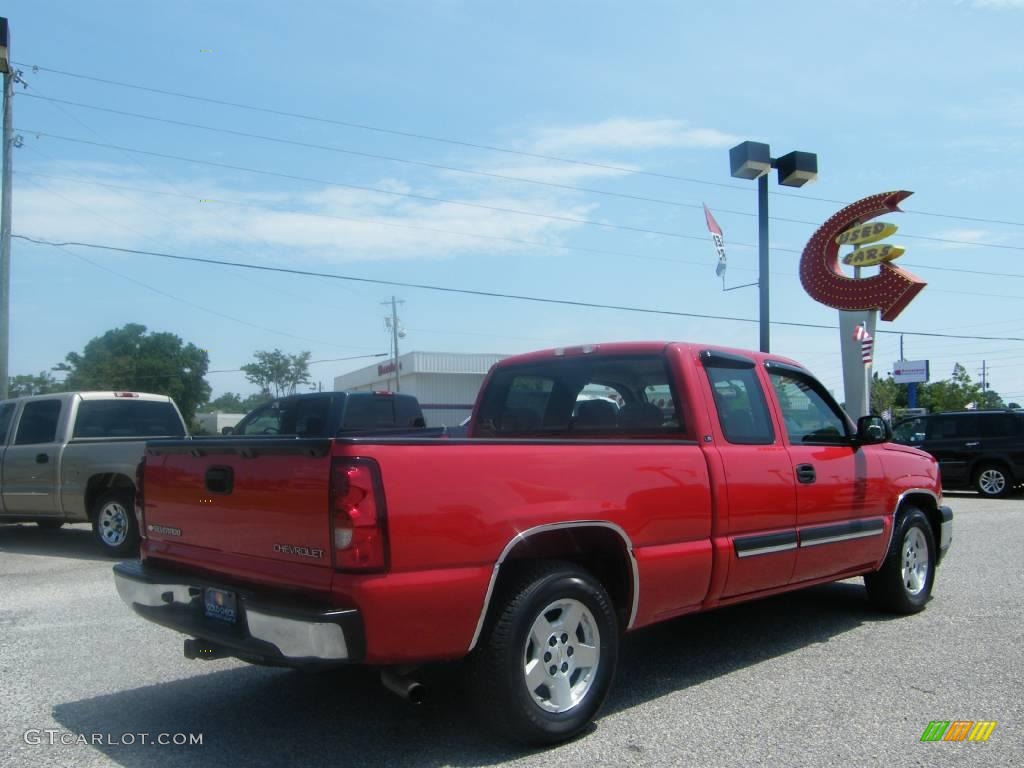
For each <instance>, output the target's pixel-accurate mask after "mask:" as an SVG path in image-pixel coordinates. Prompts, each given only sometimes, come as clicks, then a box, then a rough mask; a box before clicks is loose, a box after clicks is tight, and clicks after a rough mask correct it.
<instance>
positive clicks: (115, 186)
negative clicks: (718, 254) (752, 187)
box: [15, 145, 797, 274]
mask: <svg viewBox="0 0 1024 768" xmlns="http://www.w3.org/2000/svg"><path fill="white" fill-rule="evenodd" d="M25 146H29V145H25ZM35 151H38V150H35ZM15 174H16V175H21V176H38V177H40V178H44V179H57V180H61V181H70V182H73V183H75V184H83V185H86V186H96V187H105V188H111V189H120V190H128V191H132V192H143V193H146V194H152V195H163V196H166V197H180V198H184V199H187V200H195V199H196V197H195V195H189V194H182V193H177V192H165V191H161V190H156V189H145V188H143V187H133V186H125V185H123V184H108V183H104V182H99V181H85V180H82V179H76V178H74V177H71V176H54V175H52V174H46V173H35V172H30V171H15ZM212 202H213V203H219V204H221V205H230V206H237V207H239V208H252V209H254V210H259V211H274V212H277V213H289V214H296V215H299V216H310V217H313V218H317V219H334V220H337V221H351V222H355V223H358V224H373V225H377V226H381V227H393V228H397V229H411V230H417V231H420V232H434V233H436V234H442V235H457V236H459V237H471V238H476V239H479V240H490V241H495V242H505V243H513V244H515V245H529V246H534V247H537V248H551V249H556V250H560V251H580V252H581V253H595V254H602V255H605V256H620V257H625V258H632V259H644V260H646V261H665V262H671V263H673V264H680V263H681V264H694V265H698V266H702V267H707V266H708V264H710V262H709V261H687V260H685V259H674V258H669V257H662V256H647V255H645V254H640V253H630V252H628V251H615V250H609V249H607V248H587V247H584V246H574V245H562V244H558V243H544V242H541V241H538V240H526V239H523V238H517V237H503V236H501V235H484V234H481V233H479V232H462V231H459V230H455V229H444V228H441V227H425V226H422V225H418V224H404V223H400V222H396V221H385V220H382V219H369V218H363V217H358V216H341V215H339V214H329V213H315V212H313V211H300V210H297V209H294V208H280V207H271V206H266V205H256V204H254V203H243V202H241V201H238V200H225V199H222V198H215V199H213V200H212ZM700 239H701V240H702V241H704V240H706V239H707V238H703V237H702V238H700ZM731 245H735V246H739V247H744V248H753V247H754V246H753V245H752V244H748V243H731ZM791 252H792V253H796V252H797V251H795V250H794V251H791ZM733 269H741V270H746V271H756V270H755V269H754V268H752V267H751V268H748V267H733ZM778 274H789V273H778Z"/></svg>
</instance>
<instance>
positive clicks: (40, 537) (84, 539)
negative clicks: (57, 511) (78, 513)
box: [0, 523, 117, 563]
mask: <svg viewBox="0 0 1024 768" xmlns="http://www.w3.org/2000/svg"><path fill="white" fill-rule="evenodd" d="M0 552H5V553H7V552H9V553H12V554H19V555H44V556H46V557H70V558H74V559H75V560H97V561H103V562H109V563H115V562H117V561H116V560H114V559H113V558H110V557H107V556H106V555H104V554H103V552H101V551H100V545H99V544H98V543H97V541H96V539H95V538H94V537H93V533H92V528H91V527H90V526H89V525H88V524H86V523H82V524H80V525H65V526H64V527H63V528H59V529H58V530H56V531H46V530H43V529H42V528H40V527H39V526H38V525H36V524H35V523H0Z"/></svg>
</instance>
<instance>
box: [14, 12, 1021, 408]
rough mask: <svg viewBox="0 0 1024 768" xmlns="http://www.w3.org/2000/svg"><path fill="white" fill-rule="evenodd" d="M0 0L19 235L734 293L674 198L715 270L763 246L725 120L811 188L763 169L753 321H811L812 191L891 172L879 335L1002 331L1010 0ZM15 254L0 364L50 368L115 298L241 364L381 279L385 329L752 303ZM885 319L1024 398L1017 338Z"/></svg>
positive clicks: (613, 325) (306, 342)
mask: <svg viewBox="0 0 1024 768" xmlns="http://www.w3.org/2000/svg"><path fill="white" fill-rule="evenodd" d="M4 13H5V14H6V15H7V16H8V18H9V19H10V24H11V33H12V55H13V59H14V60H15V61H16V62H18V63H19V64H20V65H22V66H21V69H22V70H23V72H24V79H25V80H26V81H27V82H28V83H29V88H28V89H27V90H24V91H23V90H21V89H19V91H18V96H17V98H16V101H15V105H14V110H15V121H14V122H15V125H16V127H17V128H18V132H19V133H20V134H21V135H22V136H23V140H24V144H23V146H22V147H21V148H20V149H18V150H17V151H16V155H15V159H14V162H15V181H14V190H15V191H14V195H15V196H14V225H13V230H14V232H15V233H16V234H22V235H28V236H33V237H37V238H43V239H50V240H76V241H84V242H91V243H99V244H105V245H114V246H118V247H123V248H132V249H141V250H154V251H161V252H169V253H174V254H181V255H187V256H199V257H203V258H211V259H223V260H233V261H245V262H251V263H256V264H262V265H268V266H286V267H290V268H296V269H307V270H314V271H322V272H331V273H337V274H345V275H351V276H357V277H363V278H370V279H384V280H398V281H403V282H410V283H421V284H432V285H443V286H450V287H456V288H468V289H474V290H483V291H496V292H501V293H512V294H523V295H532V296H543V297H551V298H561V299H570V300H578V301H585V302H595V303H608V304H616V305H633V306H643V307H649V308H657V309H666V310H672V311H682V312H693V313H701V314H714V315H727V316H737V317H747V318H756V317H757V294H756V289H754V288H746V289H742V290H736V291H731V292H727V293H723V292H722V291H721V285H720V282H719V281H718V279H717V278H716V277H715V274H714V266H715V262H716V257H715V253H714V249H713V246H712V243H711V241H710V239H709V238H708V237H707V232H706V229H705V227H704V220H703V214H702V212H701V211H700V208H699V206H700V204H701V203H702V202H706V203H707V204H708V205H709V206H710V208H711V209H712V211H714V213H715V215H716V218H717V219H718V221H719V223H720V224H721V226H722V229H723V230H724V234H725V240H726V246H727V249H728V253H729V271H728V274H727V279H728V282H729V284H739V283H746V282H751V281H753V280H756V277H757V273H756V263H757V262H756V251H755V250H754V249H753V248H751V247H745V245H744V244H752V243H754V242H756V237H757V229H756V218H754V214H755V213H756V199H755V189H756V184H754V183H753V182H744V181H740V180H734V179H731V178H730V176H729V166H728V149H729V147H731V146H732V145H733V144H735V143H738V142H739V141H742V140H745V139H752V140H759V141H765V142H768V143H770V144H771V146H772V150H773V154H783V153H785V152H788V151H790V150H794V149H796V150H805V151H811V152H816V153H817V154H818V158H819V171H820V175H819V179H818V181H817V182H815V183H814V184H811V185H808V186H806V187H804V188H803V189H801V190H790V189H787V188H784V187H780V186H778V185H777V184H776V183H775V180H774V177H773V178H772V180H771V191H772V192H773V193H777V194H773V195H772V198H771V204H770V208H771V210H770V212H771V215H772V216H776V217H780V218H783V219H795V220H799V221H801V222H808V223H793V222H786V221H772V224H771V242H772V247H773V253H772V272H773V275H772V315H773V319H777V320H785V321H796V322H810V323H820V324H826V325H834V324H835V323H836V312H835V311H834V310H831V309H828V308H826V307H823V306H821V305H819V304H816V303H815V302H814V301H813V300H812V299H810V297H808V296H807V295H806V294H805V293H804V292H803V289H802V288H801V287H800V284H799V280H798V279H797V277H796V270H797V264H798V259H799V251H800V250H801V249H802V248H803V246H804V244H805V243H806V242H807V240H808V238H809V237H810V236H811V234H812V233H813V231H814V230H815V229H816V226H817V224H818V223H821V222H823V221H824V220H825V219H827V218H828V217H829V216H830V215H832V213H834V212H835V211H836V210H838V208H840V207H841V205H840V204H839V203H836V202H828V201H852V200H855V199H858V198H860V197H863V196H866V195H869V194H873V193H875V192H881V191H885V190H889V189H909V190H913V191H914V193H915V194H914V195H913V197H911V198H910V199H909V200H907V202H906V203H905V204H904V207H905V208H906V209H907V210H908V213H905V214H894V215H893V216H890V217H886V220H888V221H892V222H894V223H897V224H898V225H899V226H900V232H899V234H898V235H897V236H896V237H894V238H893V242H895V243H898V244H900V245H902V246H904V247H905V248H906V250H907V253H906V255H905V256H904V257H903V259H902V260H901V263H900V265H901V266H904V267H905V268H906V269H908V270H910V271H912V272H914V273H915V274H917V275H918V276H919V277H921V278H922V279H924V280H926V281H927V282H928V287H927V288H926V289H925V290H924V292H923V293H922V294H921V295H920V296H919V297H918V298H917V299H916V300H915V301H914V303H913V304H912V305H911V306H910V307H909V308H908V309H907V310H906V311H905V312H904V313H903V314H902V315H901V316H900V317H899V318H898V319H897V320H896V321H895V322H893V323H880V328H884V329H886V330H894V331H905V332H910V331H942V332H949V333H964V334H976V335H981V336H993V337H1013V336H1016V337H1021V336H1024V267H1022V266H1021V263H1020V262H1021V259H1020V257H1021V255H1022V252H1024V244H1022V243H1021V240H1020V238H1019V234H1020V233H1021V231H1022V226H1024V212H1022V210H1021V200H1022V199H1024V196H1022V194H1021V191H1022V177H1024V167H1022V163H1021V159H1020V158H1021V156H1022V152H1021V150H1022V148H1024V139H1022V138H1021V137H1022V135H1024V92H1022V91H1021V88H1020V83H1021V82H1024V57H1022V56H1021V55H1020V42H1019V33H1020V31H1021V30H1022V29H1024V2H1021V1H1020V0H987V1H986V0H975V2H969V1H967V0H964V1H963V2H955V1H953V0H950V1H949V2H942V1H941V0H934V1H931V2H926V1H925V0H919V1H917V2H910V1H905V2H891V1H890V2H846V3H842V4H840V3H822V2H786V3H780V4H775V3H762V2H715V3H695V2H694V3H690V2H687V3H678V2H636V3H624V2H618V3H611V2H582V1H581V2H532V1H531V2H517V3H498V2H474V3H470V2H459V1H458V0H445V1H441V0H438V1H437V2H416V3H414V2H411V1H410V2H369V1H367V2H360V3H356V2H344V3H326V2H290V3H265V2H232V1H231V0H204V2H188V1H184V2H174V3H156V2H141V3H140V2H99V3H88V4H87V3H78V2H48V1H46V0H32V1H31V2H28V1H24V0H12V1H9V2H8V3H6V4H5V10H4ZM32 65H38V66H39V67H40V68H41V69H39V70H38V71H33V69H32ZM48 70H61V71H64V72H70V73H77V74H80V75H87V76H89V77H94V78H100V79H106V80H115V81H120V82H126V83H132V84H137V85H141V86H146V87H149V88H155V89H162V90H170V91H178V92H183V93H187V94H192V95H195V96H201V97H205V98H210V99H217V100H223V101H231V102H236V103H241V104H247V105H252V106H258V107H263V108H267V109H271V110H278V111H284V112H293V113H301V114H304V115H310V116H315V117H319V118H326V119H327V120H329V121H330V120H333V121H338V122H342V123H347V124H350V125H348V126H343V125H339V124H337V122H334V123H332V122H325V121H316V120H303V119H298V118H295V117H287V116H282V115H275V114H270V113H267V112H257V111H252V110H243V109H238V108H233V107H228V106H220V105H214V104H210V103H203V102H197V101H194V100H188V99H182V98H176V97H172V96H166V95H160V94H155V93H151V92H145V91H141V90H135V89H128V88H124V87H118V86H114V85H110V84H104V83H100V82H96V81H93V80H86V79H81V78H75V77H70V76H68V75H62V74H58V73H55V72H51V71H48ZM33 96H35V97H44V98H33ZM44 99H60V100H63V101H64V102H75V103H76V104H77V105H89V107H101V108H105V109H108V110H109V109H113V110H120V111H123V112H133V113H139V114H144V115H149V116H152V117H158V118H162V119H164V120H176V121H181V122H187V123H194V124H202V125H205V126H208V127H211V128H218V129H226V130H230V131H236V132H245V133H254V134H260V135H262V136H268V137H274V138H277V139H281V140H285V141H288V142H299V143H304V144H316V145H321V146H327V147H332V148H334V149H335V150H344V151H330V150H325V149H317V148H310V147H303V146H297V145H296V144H294V143H292V144H288V143H282V142H270V141H266V140H259V139H255V138H247V137H242V136H238V135H233V134H227V133H221V132H215V131H210V130H201V129H197V128H193V127H186V126H182V125H173V124H167V123H163V122H156V121H152V120H143V119H139V118H135V117H129V116H125V115H119V114H113V113H110V112H103V111H99V110H96V109H94V108H89V107H86V106H76V105H72V104H68V103H55V102H53V101H46V100H44ZM356 125H362V126H365V127H364V128H358V127H355V126H356ZM368 128H376V129H384V130H369V129H368ZM404 134H418V135H422V136H430V137H435V138H441V139H446V140H449V141H432V140H427V139H424V138H417V137H414V136H410V135H404ZM56 137H65V138H56ZM67 139H75V140H78V141H68V140H67ZM82 140H84V141H86V142H92V144H88V143H81V141H82ZM458 142H464V144H460V143H458ZM97 144H105V145H115V146H117V147H121V149H112V148H109V147H103V146H97ZM466 144H474V145H486V146H490V147H501V148H505V149H510V150H514V151H515V152H498V151H493V150H486V149H480V148H476V147H470V146H466ZM130 150H141V151H144V152H150V153H157V154H162V155H174V156H176V157H179V158H190V159H192V160H198V161H203V162H205V163H213V164H219V165H209V164H207V165H203V164H199V163H194V162H185V161H183V160H172V159H167V158H161V157H155V156H153V155H144V154H139V153H138V152H135V151H130ZM355 153H363V155H367V154H370V155H378V156H387V157H391V158H396V159H398V160H403V161H411V162H398V161H395V160H391V161H388V160H382V159H378V158H370V157H365V156H361V155H359V154H355ZM517 153H527V154H517ZM531 154H532V155H547V156H557V157H562V158H571V159H575V160H580V161H586V162H588V163H592V165H583V164H579V163H565V162H557V161H555V160H544V159H541V158H538V157H531V156H530V155H531ZM424 164H429V165H424ZM224 165H230V166H235V167H237V168H242V167H244V168H250V169H256V170H262V171H265V172H269V173H274V174H283V175H286V176H293V177H294V176H301V177H307V178H315V179H318V180H321V181H326V182H331V184H322V183H320V184H318V183H312V182H309V181H300V180H295V179H285V178H281V177H280V176H272V175H268V174H266V173H264V174H254V173H251V172H246V171H241V170H232V169H227V168H224V167H223V166H224ZM431 166H445V167H446V168H450V169H458V170H446V169H442V168H437V167H431ZM598 166H614V168H608V167H598ZM466 171H471V172H472V173H467V172H466ZM635 171H643V172H646V173H637V172H635ZM652 172H653V173H656V174H663V175H665V176H669V177H673V178H663V177H659V176H654V175H651V173H652ZM486 174H491V175H486ZM495 176H505V177H515V178H517V179H527V180H531V181H532V182H544V183H528V182H525V181H513V180H509V179H504V178H496V177H495ZM684 179H689V180H690V181H687V180H684ZM698 182H710V183H698ZM345 185H348V186H345ZM552 185H560V186H552ZM566 187H572V188H576V189H567V188H566ZM578 188H586V189H588V190H600V191H603V192H608V193H613V194H595V193H594V192H588V191H582V190H580V189H578ZM628 196H632V197H628ZM636 197H642V198H648V199H647V200H637V199H634V198H636ZM812 198H824V199H825V200H821V199H812ZM439 200H449V201H456V202H458V203H462V204H461V205H460V204H453V203H445V202H439ZM203 201H210V202H203ZM658 201H661V202H658ZM495 209H505V210H495ZM513 210H514V211H526V212H530V213H533V214H538V215H522V214H519V213H510V212H507V211H513ZM926 214H942V215H939V216H936V215H926ZM954 217H972V218H974V219H981V220H980V221H974V220H966V219H962V218H954ZM579 220H586V221H589V222H597V223H596V224H595V223H580V221H579ZM998 222H1007V223H998ZM602 225H603V226H602ZM638 230H640V231H638ZM656 233H671V235H674V236H670V235H666V234H656ZM909 235H915V236H919V237H930V238H939V239H941V240H942V242H940V241H936V240H923V239H913V238H908V237H906V236H909ZM693 238H696V239H693ZM947 241H952V242H947ZM12 251H13V266H12V285H11V301H12V319H11V363H10V369H11V372H12V374H17V373H33V372H38V371H40V370H43V369H48V368H51V367H52V366H53V365H55V364H56V363H58V362H60V361H61V360H62V359H63V358H64V356H65V355H66V354H67V353H68V352H69V351H73V350H74V351H78V350H81V348H82V346H83V345H84V344H85V343H86V342H87V341H88V340H89V339H90V338H92V337H94V336H96V335H99V334H101V333H103V332H104V331H106V330H108V329H110V328H113V327H117V326H120V325H123V324H125V323H128V322H139V323H143V324H144V325H146V326H147V327H148V328H150V329H151V330H154V331H156V330H160V331H171V332H174V333H176V334H178V335H180V336H181V337H182V338H183V339H185V340H187V341H191V342H193V343H195V344H197V345H198V346H201V347H203V348H205V349H208V350H210V368H211V370H222V369H237V368H238V367H239V366H240V365H242V364H244V363H247V362H249V361H250V360H251V357H252V353H253V352H254V351H255V350H258V349H272V348H275V347H278V348H281V349H283V350H286V351H288V352H293V353H294V352H299V351H302V350H309V351H310V352H311V353H312V357H313V359H314V360H320V359H334V358H342V357H349V356H356V355H366V354H373V353H377V352H385V351H387V349H388V336H387V331H386V330H385V327H384V320H383V317H384V313H385V310H384V308H383V307H382V306H381V302H382V301H385V300H386V299H388V298H389V297H390V296H391V295H392V294H393V293H394V294H396V295H398V296H399V298H401V299H403V300H404V301H405V303H404V305H402V322H403V325H404V327H405V328H406V330H407V336H406V338H405V339H404V341H403V344H404V346H403V349H404V350H413V349H419V350H436V351H454V352H508V353H512V352H520V351H527V350H530V349H536V348H541V347H550V346H561V345H568V344H578V343H590V342H600V341H615V340H628V339H679V340H693V341H705V342H709V343H720V344H728V345H733V346H740V347H749V348H756V346H757V343H758V329H757V325H756V324H752V323H737V322H729V321H719V320H706V319H695V318H680V317H669V316H659V315H645V314H632V313H627V312H621V311H614V310H608V309H584V308H572V307H566V306H557V305H543V304H532V303H523V302H516V301H509V300H501V299H493V298H483V297H473V296H462V295H456V294H439V293H435V292H429V291H424V290H419V289H412V288H398V289H389V288H387V287H385V286H374V285H367V284H360V283H346V282H342V281H337V280H324V279H311V278H305V277H298V276H285V275H280V274H274V273H267V272H262V273H255V272H250V271H244V270H240V269H234V268H225V267H217V266H206V265H199V264H194V263H191V264H190V263H180V262H171V261H166V260H161V259H157V258H153V257H149V256H140V255H132V254H124V253H115V252H109V251H103V250H94V249H84V248H64V249H56V248H53V247H50V246H45V245H34V244H31V243H27V242H25V241H23V240H15V241H14V243H13V247H12ZM951 269H953V270H955V269H961V270H964V269H966V270H974V271H977V272H986V273H991V274H984V275H981V274H971V273H965V272H956V271H949V270H951ZM146 286H148V287H146ZM905 344H906V357H907V358H908V359H921V358H928V359H930V360H931V361H932V371H933V376H934V377H946V376H948V374H949V372H950V371H951V370H952V367H953V364H954V363H955V362H958V361H959V362H961V363H963V364H964V365H965V367H966V368H967V369H968V372H969V373H970V374H971V376H972V377H975V378H977V377H978V372H979V371H980V369H981V366H982V361H985V362H986V364H987V366H988V369H989V377H990V382H991V385H992V386H993V387H994V388H995V389H996V390H998V391H999V392H1000V393H1002V394H1004V396H1006V397H1007V398H1008V399H1010V400H1018V401H1021V402H1024V342H1020V341H1009V340H992V341H981V340H942V339H929V338H923V337H913V336H907V337H906V339H905ZM772 348H773V351H775V352H778V353H780V354H785V355H788V356H791V357H795V358H797V359H799V360H801V361H802V362H804V363H805V364H807V365H809V366H810V367H811V368H812V369H813V370H814V371H815V372H816V373H817V374H818V375H819V376H820V378H821V379H822V380H823V381H824V382H825V383H826V384H827V385H828V386H830V387H832V388H834V389H835V390H836V391H837V393H838V394H840V396H841V382H842V375H841V369H840V365H839V336H838V331H837V330H812V329H797V328H787V327H784V326H775V327H773V329H772ZM898 351H899V337H898V336H893V335H880V337H879V339H878V344H877V348H876V366H875V370H877V371H881V372H883V373H884V372H886V371H888V370H890V369H891V364H892V361H893V360H896V359H898ZM368 362H370V361H368V360H352V361H348V362H333V363H321V364H317V365H314V366H313V368H312V373H313V378H314V380H315V381H320V382H323V385H324V387H325V388H327V387H329V386H330V385H331V381H332V379H333V377H334V376H335V375H337V374H340V373H343V372H345V371H348V370H352V369H354V368H358V367H361V366H362V365H365V364H367V363H368ZM208 380H209V381H210V383H211V385H212V387H213V389H214V393H215V394H220V393H223V392H224V391H226V390H232V391H242V392H250V391H253V390H254V387H253V386H252V385H249V384H248V383H247V382H246V381H245V379H244V377H243V375H242V374H240V373H217V374H211V375H210V376H208Z"/></svg>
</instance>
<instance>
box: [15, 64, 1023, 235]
mask: <svg viewBox="0 0 1024 768" xmlns="http://www.w3.org/2000/svg"><path fill="white" fill-rule="evenodd" d="M12 63H14V64H15V65H16V66H21V67H31V68H32V70H33V72H49V73H51V74H55V75H61V76H64V77H72V78H77V79H80V80H88V81H91V82H95V83H102V84H104V85H113V86H117V87H119V88H130V89H133V90H138V91H145V92H148V93H156V94H160V95H162V96H173V97H175V98H180V99H189V100H191V101H197V102H201V103H206V104H217V105H220V106H225V107H232V108H235V109H245V110H250V111H253V112H262V113H265V114H271V115H278V116H281V117H291V118H296V119H300V120H309V121H312V122H318V123H326V124H328V125H338V126H342V127H345V128H353V129H357V130H362V131H371V132H375V133H383V134H388V135H392V136H402V137H405V138H413V139H420V140H423V141H432V142H437V143H441V144H449V145H454V146H461V147H468V148H471V149H480V150H485V151H488V152H499V153H502V154H508V155H517V156H520V157H530V158H534V159H537V160H549V161H554V162H558V163H566V164H570V165H579V166H584V167H590V168H600V169H603V170H610V171H616V172H618V173H623V174H629V175H636V176H650V177H654V178H661V179H669V180H672V181H682V182H686V183H690V184H703V185H706V186H712V187H719V188H723V189H731V190H734V191H737V192H745V193H748V192H749V189H748V187H745V186H741V185H739V184H729V183H725V182H718V181H709V180H707V179H697V178H693V177H689V176H678V175H674V174H669V173H660V172H657V171H649V170H645V169H642V168H630V167H627V166H620V165H614V164H611V163H598V162H593V161H588V160H578V159H574V158H568V157H560V156H557V155H548V154H543V153H539V152H528V151H525V150H517V149H511V148H509V147H500V146H496V145H492V144H480V143H475V142H470V141H463V140H460V139H451V138H444V137H441V136H431V135H428V134H423V133H416V132H414V131H402V130H397V129H393V128H382V127H380V126H374V125H369V124H366V123H356V122H351V121H345V120H336V119H333V118H328V117H321V116H317V115H309V114H303V113H300V112H289V111H287V110H282V109H274V108H271V107H260V106H256V105H252V104H243V103H240V102H235V101H227V100H225V99H214V98H210V97H206V96H197V95H194V94H189V93H183V92H181V91H171V90H166V89H162V88H152V87H149V86H144V85H137V84H135V83H126V82H123V81H120V80H111V79H109V78H102V77H95V76H92V75H84V74H81V73H78V72H69V71H67V70H61V69H54V68H51V67H43V66H40V65H36V64H26V63H18V62H12ZM770 194H772V195H775V196H780V197H792V198H796V199H800V200H812V201H815V202H823V203H835V204H839V205H848V204H849V201H846V200H836V199H832V198H827V197H814V196H812V195H797V194H793V193H787V192H775V191H773V192H771V193H770ZM905 213H912V214H916V215H920V216H931V217H935V218H943V219H956V220H960V221H973V222H979V223H985V224H1005V225H1008V226H1015V227H1024V222H1019V221H1007V220H1002V219H989V218H983V217H978V216H964V215H961V214H951V213H935V212H932V211H920V210H907V211H905Z"/></svg>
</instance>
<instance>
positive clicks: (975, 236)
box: [933, 229, 999, 250]
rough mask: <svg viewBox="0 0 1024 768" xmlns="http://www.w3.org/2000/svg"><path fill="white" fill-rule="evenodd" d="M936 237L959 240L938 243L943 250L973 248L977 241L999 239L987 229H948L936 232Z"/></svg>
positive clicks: (984, 241) (988, 241) (993, 241)
mask: <svg viewBox="0 0 1024 768" xmlns="http://www.w3.org/2000/svg"><path fill="white" fill-rule="evenodd" d="M933 236H934V237H939V238H942V239H943V240H955V241H957V242H950V243H938V244H937V247H938V248H941V249H943V250H959V249H961V248H971V247H973V245H974V244H975V243H995V242H998V241H999V238H998V237H995V236H994V235H993V234H992V233H991V232H989V231H988V230H986V229H947V230H944V231H942V232H936V233H935V234H934V235H933Z"/></svg>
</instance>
